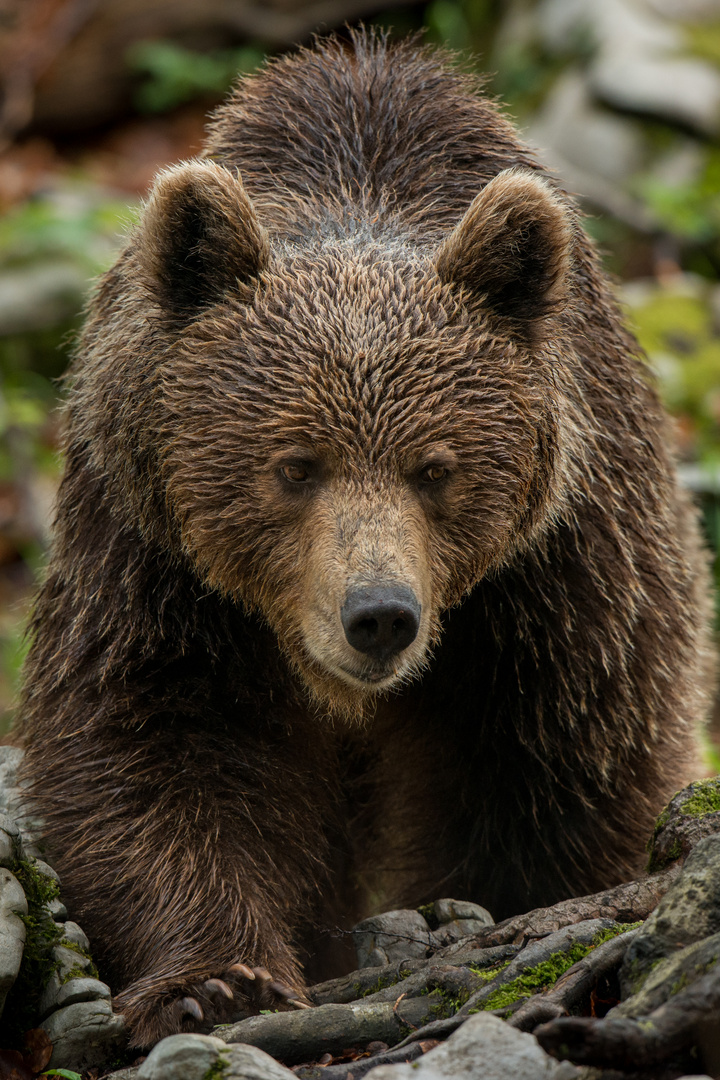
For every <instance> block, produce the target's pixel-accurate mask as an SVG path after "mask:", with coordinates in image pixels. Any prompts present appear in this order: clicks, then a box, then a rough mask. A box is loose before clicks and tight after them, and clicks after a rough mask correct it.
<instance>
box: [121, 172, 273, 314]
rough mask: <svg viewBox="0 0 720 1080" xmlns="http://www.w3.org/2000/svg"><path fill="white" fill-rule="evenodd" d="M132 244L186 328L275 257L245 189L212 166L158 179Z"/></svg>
mask: <svg viewBox="0 0 720 1080" xmlns="http://www.w3.org/2000/svg"><path fill="white" fill-rule="evenodd" d="M135 243H136V252H137V257H138V259H139V262H140V265H141V267H142V269H143V270H144V271H145V273H146V275H147V283H148V286H149V289H150V291H151V292H152V294H153V295H154V297H155V299H156V300H157V302H158V303H159V305H160V307H161V308H162V309H163V311H165V312H167V313H168V314H169V315H170V317H171V319H172V321H175V322H178V321H180V322H183V323H184V322H188V321H189V320H190V319H191V318H192V317H193V315H195V314H196V313H197V312H198V311H199V310H200V309H201V308H203V307H205V306H207V305H210V304H213V303H215V302H217V301H218V300H220V299H221V298H222V296H223V295H225V294H226V293H227V292H229V291H231V290H233V289H235V290H237V288H238V284H240V285H241V286H243V285H246V286H247V285H250V284H251V283H252V282H253V281H254V279H255V278H257V276H258V275H259V273H260V272H261V270H262V269H263V267H264V266H265V265H266V264H267V261H268V257H269V249H270V244H269V240H268V236H267V233H266V232H265V230H264V229H263V227H262V226H261V225H260V223H259V222H258V220H257V217H256V215H255V211H254V209H253V206H252V203H251V202H250V200H249V198H248V196H247V195H246V193H245V189H244V188H243V186H242V184H241V183H240V181H239V180H238V179H236V178H235V176H234V175H233V174H232V173H231V172H229V170H228V169H224V168H222V166H220V165H216V164H215V163H214V162H212V161H189V162H185V163H184V164H182V165H176V166H174V167H173V168H171V169H167V170H165V171H164V172H162V173H160V175H159V176H158V178H157V180H156V182H155V186H154V187H153V190H152V192H151V193H150V197H149V199H148V201H147V204H146V206H145V210H144V213H143V216H142V219H141V221H140V225H139V227H138V231H137V233H136V237H135Z"/></svg>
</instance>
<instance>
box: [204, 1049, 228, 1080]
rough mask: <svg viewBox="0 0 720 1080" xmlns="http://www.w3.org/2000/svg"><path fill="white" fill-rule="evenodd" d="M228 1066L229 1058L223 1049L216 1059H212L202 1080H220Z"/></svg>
mask: <svg viewBox="0 0 720 1080" xmlns="http://www.w3.org/2000/svg"><path fill="white" fill-rule="evenodd" d="M229 1068H230V1059H229V1058H228V1057H227V1055H226V1053H225V1051H224V1050H220V1051H219V1053H218V1057H217V1061H214V1062H213V1063H212V1065H211V1066H210V1068H209V1069H208V1071H207V1072H206V1073H205V1075H204V1076H203V1080H222V1078H223V1077H224V1076H225V1075H226V1074H227V1071H228V1069H229Z"/></svg>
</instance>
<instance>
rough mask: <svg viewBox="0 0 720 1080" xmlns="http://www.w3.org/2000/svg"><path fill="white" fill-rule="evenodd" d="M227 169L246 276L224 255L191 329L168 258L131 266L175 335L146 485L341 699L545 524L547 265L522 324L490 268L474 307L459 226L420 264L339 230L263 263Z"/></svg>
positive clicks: (419, 661)
mask: <svg viewBox="0 0 720 1080" xmlns="http://www.w3.org/2000/svg"><path fill="white" fill-rule="evenodd" d="M184 168H185V169H188V168H190V167H188V166H186V167H184ZM193 168H195V169H200V170H205V171H207V170H210V177H209V179H210V180H212V181H213V182H214V181H215V179H216V178H215V176H214V174H215V173H216V172H217V173H222V172H224V170H220V169H218V168H217V167H216V166H208V165H203V166H197V167H193ZM228 178H229V174H225V175H224V176H223V177H222V182H223V184H224V187H223V189H222V195H223V196H224V197H227V194H228V189H229V196H230V198H233V197H234V198H235V200H236V203H235V205H236V206H237V205H238V204H240V205H241V206H242V216H243V225H244V228H245V236H244V239H243V238H241V240H242V243H241V248H242V250H243V252H244V255H243V258H244V259H245V262H246V263H247V265H249V266H250V268H251V273H248V272H247V266H246V265H243V264H242V260H240V259H239V258H236V260H235V267H234V273H235V280H234V281H233V282H232V283H231V284H228V282H227V281H226V282H224V283H223V284H222V287H221V288H220V289H219V290H218V291H219V294H220V295H217V296H214V297H213V296H212V295H211V297H210V298H211V299H213V300H214V302H213V303H207V302H205V304H203V305H198V310H197V311H196V313H195V314H194V316H193V317H192V318H190V319H188V317H187V314H188V312H187V309H188V296H187V295H186V294H187V288H186V287H185V280H184V279H183V278H181V279H180V280H179V281H178V280H175V279H173V277H172V272H173V266H176V267H177V266H179V265H181V263H180V260H179V258H178V253H177V252H176V251H174V250H172V249H171V250H169V251H166V252H165V253H164V254H163V256H162V261H161V262H160V264H159V265H160V266H161V268H162V269H163V271H164V272H165V275H166V277H165V279H163V277H162V274H161V273H160V272H159V271H158V268H157V267H158V264H157V263H155V264H153V257H154V256H155V254H156V249H155V248H154V249H153V253H152V256H147V255H146V260H147V262H146V265H148V266H149V268H150V270H151V272H152V273H153V275H154V277H155V280H156V281H158V282H159V283H160V284H159V285H158V286H157V290H158V293H159V295H160V302H161V304H163V295H162V289H163V288H164V289H166V290H167V289H168V285H167V282H168V281H169V282H170V287H171V288H172V292H171V293H170V292H168V291H166V292H165V302H164V304H163V306H164V307H167V299H168V297H171V298H175V303H176V310H175V311H174V312H171V318H170V322H171V323H172V321H173V320H176V321H178V322H180V323H182V330H181V331H180V332H178V331H177V329H176V330H175V331H174V334H175V340H174V342H173V345H172V347H171V348H170V349H168V351H167V353H166V358H165V360H164V362H163V365H162V368H161V371H160V373H159V376H160V377H159V393H160V394H161V398H162V415H163V418H164V422H163V425H162V430H161V455H160V457H161V463H162V473H163V482H164V485H165V490H166V493H167V498H168V502H169V505H170V507H171V508H172V514H173V516H174V518H175V520H176V522H177V523H178V526H179V530H180V534H181V537H182V542H183V546H184V548H185V550H186V551H187V552H188V553H189V555H190V557H191V558H192V560H193V562H194V563H195V565H196V566H197V568H198V570H199V572H200V574H201V575H202V577H203V578H204V579H205V580H206V581H207V583H208V584H209V585H210V586H212V587H214V588H218V589H220V590H221V591H223V592H225V593H226V594H229V595H231V596H233V597H235V598H236V599H238V600H239V601H240V602H242V603H244V604H245V605H247V606H249V607H252V608H254V609H256V610H258V611H259V612H260V613H261V614H262V615H263V616H264V617H265V618H266V619H267V620H268V622H269V623H270V625H271V626H272V627H273V629H274V631H275V632H276V634H277V637H278V640H279V643H280V645H281V647H282V648H283V649H284V650H285V652H286V654H287V655H288V656H289V657H290V659H291V661H292V662H293V664H294V666H295V668H296V670H297V671H298V673H299V674H300V676H301V678H302V679H303V681H304V682H305V684H306V685H307V686H308V688H309V689H310V690H311V691H312V692H313V693H314V694H315V695H316V696H317V697H318V698H319V699H321V700H322V701H323V702H325V703H326V704H333V703H334V704H336V705H339V706H340V707H344V708H348V707H353V703H355V704H357V702H358V701H359V700H361V699H363V698H365V697H366V696H367V695H368V694H372V693H376V692H378V691H381V690H385V689H389V688H391V687H394V686H397V685H399V684H400V683H402V682H403V681H405V680H407V679H409V678H411V677H412V676H413V675H415V674H417V673H418V672H419V671H420V670H421V669H422V668H423V666H424V665H425V664H426V663H427V662H428V658H429V654H430V650H431V648H432V645H433V643H434V642H435V641H436V640H437V637H438V633H439V626H440V617H441V614H442V612H443V611H445V610H446V609H447V608H448V607H449V606H451V605H453V604H456V603H458V602H459V601H460V600H461V598H462V597H463V595H465V594H466V593H467V592H468V591H469V590H470V589H472V587H473V585H475V584H476V583H477V581H478V580H479V579H480V578H481V577H482V576H483V574H485V573H487V572H488V570H490V569H491V568H493V567H496V566H498V565H499V564H501V563H502V562H503V560H505V559H507V558H508V557H510V555H511V554H512V553H513V551H514V550H515V549H516V548H517V546H518V544H519V543H522V542H523V541H524V539H526V538H527V537H528V536H529V535H530V534H531V533H532V531H533V530H534V529H535V528H537V527H538V525H539V523H541V521H542V520H543V518H544V515H545V514H546V513H547V508H548V505H549V503H550V502H551V499H550V492H551V489H552V486H553V483H554V478H555V475H556V460H555V459H556V456H557V454H558V443H557V430H558V425H557V409H558V408H559V407H560V406H559V403H558V391H557V389H556V388H554V387H553V367H554V365H553V363H552V351H551V350H548V348H547V347H546V346H545V345H543V344H541V342H540V338H539V335H538V333H537V329H538V324H539V321H540V320H541V319H542V318H544V317H546V316H547V305H548V304H549V303H550V301H552V299H553V298H552V297H551V296H550V293H551V292H552V289H553V288H554V287H555V282H556V277H557V274H558V273H559V271H553V273H552V274H551V273H550V271H547V270H546V267H547V265H549V262H551V261H552V260H549V261H548V260H545V261H544V262H543V266H542V270H543V272H546V276H547V277H548V280H547V281H544V282H543V285H542V290H538V291H537V292H536V293H535V294H533V292H532V289H531V290H530V292H529V294H528V295H527V298H526V305H527V311H528V314H527V316H526V317H525V321H524V322H523V321H522V320H523V313H522V312H517V313H515V312H513V310H512V304H513V303H515V304H516V305H517V303H518V302H519V301H518V299H517V297H516V296H515V294H514V292H513V286H514V284H515V278H514V277H513V275H512V274H511V275H509V277H508V275H507V274H506V280H504V281H503V280H501V279H502V275H501V274H500V273H499V271H498V268H497V265H494V268H493V269H492V280H493V281H494V283H495V288H496V290H497V289H498V288H499V289H500V290H501V291H503V297H504V299H503V303H504V305H505V306H504V308H503V309H499V308H496V309H493V307H492V302H491V301H490V302H489V301H488V290H487V281H486V280H485V279H484V278H483V279H482V280H480V281H479V282H474V281H473V280H472V274H471V273H469V272H468V270H467V268H463V267H462V259H463V258H467V257H468V256H467V252H465V251H464V249H463V244H465V245H467V243H468V238H467V236H466V235H465V236H464V235H463V233H462V224H463V223H461V226H459V227H458V229H456V230H455V233H453V234H452V236H451V237H450V238H448V240H447V241H446V242H445V244H444V245H442V247H441V249H440V250H439V251H435V252H432V253H427V252H426V253H423V254H418V252H417V251H416V250H414V249H412V248H410V247H408V248H403V247H402V246H401V245H393V246H391V247H387V246H382V245H379V244H377V245H376V244H372V243H371V244H364V245H363V244H359V243H358V242H357V241H354V240H351V239H348V240H345V241H335V242H331V243H330V242H328V243H326V244H322V243H318V244H317V245H316V246H314V247H308V248H305V249H304V250H303V251H301V252H298V251H296V250H292V249H289V250H286V251H283V250H280V251H279V252H277V253H276V252H272V253H271V252H270V251H269V249H268V246H267V242H266V238H265V237H264V236H263V234H262V230H261V229H260V228H259V226H257V223H256V222H254V221H252V222H251V229H250V230H248V228H247V222H248V217H249V214H250V213H251V211H250V210H249V209H248V206H247V205H243V204H242V203H240V199H241V197H242V199H244V200H245V204H247V200H246V196H244V193H243V192H242V189H241V188H240V187H239V185H237V182H236V181H234V180H232V178H229V180H228ZM192 181H193V183H194V184H195V187H194V188H193V206H196V205H197V201H198V199H197V194H196V192H197V176H196V175H193V177H192ZM206 182H207V178H206ZM528 182H529V183H530V184H532V185H533V188H534V189H535V191H536V194H537V198H542V199H543V200H545V201H549V202H550V206H551V209H552V210H555V209H556V206H557V205H559V200H557V197H555V196H553V195H551V194H549V193H548V192H547V189H546V188H545V185H544V184H542V182H541V181H536V180H535V179H534V178H530V180H529V181H527V180H526V183H528ZM230 183H232V184H235V185H236V186H237V188H238V192H239V193H241V195H240V194H237V193H234V192H233V191H232V189H231V188H230ZM489 187H492V185H489ZM210 190H211V191H215V190H216V189H215V188H213V187H211V189H210ZM488 190H489V189H486V193H487V191H488ZM486 193H484V194H486ZM491 195H492V192H491ZM185 197H186V198H187V188H186V193H185ZM553 200H554V201H553ZM476 202H477V200H476ZM161 204H162V198H158V197H156V199H155V202H154V204H153V203H151V205H150V207H149V209H148V216H149V217H150V225H151V226H152V228H153V230H154V232H153V237H154V239H155V238H156V237H157V235H158V232H159V229H161V227H162V217H163V214H164V215H165V216H166V217H167V209H164V210H163V209H160V210H159V209H158V208H159V205H160V206H161ZM473 208H475V204H473ZM473 208H471V210H472V209H473ZM469 213H470V212H469ZM558 213H559V211H558ZM153 215H154V217H153ZM225 216H226V218H228V219H231V213H230V212H226V214H225ZM487 216H488V215H487V213H486V214H485V218H487ZM176 220H177V219H176ZM563 220H564V219H563ZM213 224H214V222H213ZM233 224H234V229H233V232H232V237H231V238H228V237H226V238H225V244H224V247H225V248H227V245H228V243H233V242H235V243H237V242H238V231H239V230H238V225H237V222H235V223H233ZM197 233H198V230H197V229H196V230H195V235H194V239H195V241H196V243H195V247H194V249H193V254H196V252H197V250H198V244H197ZM248 237H249V239H248ZM563 240H564V242H565V243H566V244H567V240H566V238H565V237H563ZM172 242H173V243H175V234H173V238H172ZM168 243H170V241H168ZM243 244H244V246H243ZM493 247H494V248H495V249H497V248H498V247H499V245H498V244H497V242H495V243H494V245H493ZM213 249H214V250H213V257H215V258H221V257H222V255H216V251H217V250H218V248H217V243H215V244H214V245H213ZM248 249H249V250H250V254H248ZM220 250H221V251H222V249H220ZM553 250H554V249H553ZM140 253H141V257H142V244H141V246H140ZM495 253H496V252H495ZM476 254H478V253H477V252H476ZM253 259H254V260H255V265H254V266H253ZM187 262H188V259H187V256H186V257H185V259H184V260H183V263H182V265H187ZM485 262H486V264H488V263H489V262H490V260H489V259H486V260H485ZM556 262H557V263H562V260H561V259H560V258H559V257H557V258H556ZM458 266H460V272H458V273H457V274H454V273H453V269H452V268H456V269H457V267H458ZM473 266H474V263H473ZM485 270H486V272H487V265H486V268H485ZM238 271H240V272H238ZM514 272H515V269H514V270H513V273H514ZM532 272H535V273H538V271H537V268H536V267H535V266H531V267H530V271H529V273H530V276H531V275H532ZM205 273H206V274H207V275H208V277H210V276H212V274H213V273H214V269H213V268H212V267H211V266H210V264H208V268H207V270H206V271H205ZM241 274H243V275H244V276H241ZM198 276H199V275H198V272H197V270H196V271H194V277H193V278H192V279H191V287H192V289H194V288H195V287H196V283H197V282H196V279H197V277H198ZM189 296H190V306H191V305H192V302H193V293H192V291H191V292H190V294H189ZM177 298H181V302H177ZM533 305H534V306H533ZM538 312H540V313H541V314H538Z"/></svg>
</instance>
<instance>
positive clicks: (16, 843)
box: [0, 814, 24, 870]
mask: <svg viewBox="0 0 720 1080" xmlns="http://www.w3.org/2000/svg"><path fill="white" fill-rule="evenodd" d="M23 856H24V852H23V842H22V836H21V834H20V829H19V828H18V827H17V825H16V824H15V822H14V821H13V820H12V818H9V817H8V816H7V814H0V866H4V867H5V868H6V869H8V870H12V869H13V867H14V866H15V864H16V863H17V862H18V860H19V859H22V858H23Z"/></svg>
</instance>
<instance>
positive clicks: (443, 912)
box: [432, 898, 495, 933]
mask: <svg viewBox="0 0 720 1080" xmlns="http://www.w3.org/2000/svg"><path fill="white" fill-rule="evenodd" d="M432 908H433V911H434V913H435V918H436V919H437V921H438V922H439V923H440V925H441V926H442V925H444V924H445V923H450V922H457V921H458V920H463V921H465V920H468V921H472V922H479V923H480V924H481V925H482V926H494V925H495V920H494V919H493V917H492V915H491V914H490V912H489V911H488V909H487V908H484V907H481V906H480V904H473V903H471V902H470V901H469V900H450V899H448V898H444V899H442V900H436V901H435V903H434V904H433V905H432ZM471 933H475V931H474V930H473V931H471Z"/></svg>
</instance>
